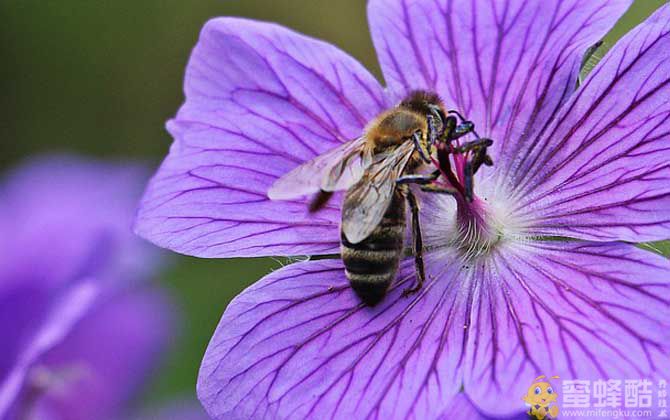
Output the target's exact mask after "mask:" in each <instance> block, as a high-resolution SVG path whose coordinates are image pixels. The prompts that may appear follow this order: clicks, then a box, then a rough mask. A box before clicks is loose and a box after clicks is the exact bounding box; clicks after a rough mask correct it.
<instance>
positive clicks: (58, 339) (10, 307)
mask: <svg viewBox="0 0 670 420" xmlns="http://www.w3.org/2000/svg"><path fill="white" fill-rule="evenodd" d="M144 180H145V177H144V174H143V171H142V170H141V169H140V168H139V167H137V166H128V165H112V164H104V163H99V162H91V161H84V160H80V159H77V158H72V157H50V158H40V159H35V160H33V161H31V162H29V163H28V164H26V165H24V166H22V167H20V168H18V169H17V170H15V171H13V172H12V173H11V174H10V176H9V177H8V179H7V181H6V182H5V183H3V185H2V186H0V218H2V222H0V223H2V228H3V230H2V235H0V330H1V331H2V345H1V346H0V417H2V418H5V415H4V414H7V412H8V410H11V412H12V413H16V412H17V411H19V412H22V413H23V414H24V415H26V412H25V410H30V413H33V412H34V413H35V418H52V417H53V416H58V417H60V418H72V419H79V418H85V419H89V418H100V416H107V415H110V414H114V413H113V412H111V410H112V409H113V410H119V409H122V408H123V406H122V404H121V403H126V402H127V399H128V398H129V397H130V396H131V394H130V392H132V390H133V388H132V385H133V384H136V383H137V382H138V381H140V380H142V379H143V378H144V374H145V373H146V369H147V368H148V367H150V366H151V365H152V363H151V362H153V360H154V359H155V352H156V350H157V349H158V348H160V347H162V344H163V343H164V342H165V336H166V328H167V323H168V320H169V316H168V313H169V310H168V309H169V308H168V307H167V305H166V303H165V302H164V298H163V297H162V295H159V294H157V293H154V292H151V291H148V287H147V286H146V285H143V284H141V283H140V282H141V281H143V280H145V278H146V276H147V275H149V274H151V273H153V271H155V269H156V268H157V267H156V263H157V261H158V259H157V258H156V256H157V255H156V252H155V249H154V248H153V247H150V246H149V245H148V244H146V243H144V242H143V241H141V240H140V239H138V238H137V237H136V236H135V235H133V233H132V231H131V223H132V219H133V216H134V214H133V213H134V208H135V204H136V200H137V199H138V197H139V194H140V193H141V187H142V184H143V182H144ZM91 410H93V411H91ZM10 418H13V417H10Z"/></svg>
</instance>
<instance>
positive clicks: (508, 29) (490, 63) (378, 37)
mask: <svg viewBox="0 0 670 420" xmlns="http://www.w3.org/2000/svg"><path fill="white" fill-rule="evenodd" d="M631 3H632V2H631V1H630V0H618V1H607V2H598V1H579V0H569V1H563V0H551V1H543V0H525V1H524V0H506V1H497V0H476V1H471V0H390V1H389V0H371V1H370V2H369V6H368V13H369V19H370V26H371V30H372V36H373V40H374V43H375V46H376V48H377V51H378V54H379V58H380V61H381V66H382V70H383V73H384V77H385V78H386V81H387V83H388V85H389V87H390V89H392V90H393V91H394V92H395V93H396V96H402V95H404V94H406V92H408V91H409V90H411V89H416V88H423V89H429V90H433V91H435V92H437V93H438V94H439V95H441V96H442V98H443V99H444V100H445V103H446V105H447V107H449V108H455V109H458V110H459V111H461V112H462V113H464V114H465V115H466V116H467V118H469V119H471V120H472V121H473V122H474V123H475V125H476V126H477V129H478V131H479V134H481V135H484V136H486V137H490V138H492V139H493V140H494V145H493V148H492V152H491V153H492V156H493V160H494V162H496V165H497V166H498V167H500V166H508V165H509V164H511V161H512V160H513V159H514V157H516V156H517V155H518V153H519V150H520V148H521V146H523V145H524V144H525V143H526V141H527V140H526V139H528V138H532V136H531V135H532V134H533V133H535V132H537V131H538V130H541V129H543V128H544V126H545V125H546V124H547V123H548V122H549V120H550V118H551V117H552V116H553V115H554V114H555V113H556V111H557V110H558V108H559V106H560V104H561V103H563V102H564V101H565V99H567V97H568V96H569V95H570V93H572V91H573V90H574V86H575V82H576V78H577V73H578V69H579V65H580V63H581V60H582V57H583V54H584V52H585V50H586V49H587V48H588V47H589V46H591V45H592V44H594V43H595V42H597V41H599V40H600V39H601V38H602V37H603V36H604V35H605V34H606V33H607V32H608V30H609V29H611V28H612V26H613V25H614V23H615V22H616V21H617V20H618V19H619V17H620V16H621V15H622V14H623V13H624V11H625V10H626V9H627V8H628V6H629V5H630V4H631Z"/></svg>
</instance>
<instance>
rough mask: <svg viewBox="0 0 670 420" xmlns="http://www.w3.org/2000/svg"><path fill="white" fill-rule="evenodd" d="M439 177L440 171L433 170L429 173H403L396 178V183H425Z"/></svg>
mask: <svg viewBox="0 0 670 420" xmlns="http://www.w3.org/2000/svg"><path fill="white" fill-rule="evenodd" d="M439 177H440V171H439V170H437V171H433V172H432V173H430V174H429V175H403V176H401V177H400V178H398V179H396V181H395V182H396V184H400V185H402V184H419V185H426V184H430V183H432V182H433V181H435V180H436V179H437V178H439Z"/></svg>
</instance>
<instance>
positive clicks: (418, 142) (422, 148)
mask: <svg viewBox="0 0 670 420" xmlns="http://www.w3.org/2000/svg"><path fill="white" fill-rule="evenodd" d="M412 140H413V141H414V147H415V148H416V150H417V151H418V152H419V155H421V159H423V160H424V161H425V162H426V163H430V162H431V160H430V153H431V151H430V150H429V149H428V148H427V145H426V144H424V142H423V133H421V130H417V131H415V132H414V134H412Z"/></svg>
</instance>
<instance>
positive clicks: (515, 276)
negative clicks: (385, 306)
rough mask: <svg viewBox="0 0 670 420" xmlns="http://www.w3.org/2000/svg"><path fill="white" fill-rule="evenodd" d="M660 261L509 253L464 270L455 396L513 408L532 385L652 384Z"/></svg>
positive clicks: (545, 250) (659, 330) (668, 336)
mask: <svg viewBox="0 0 670 420" xmlns="http://www.w3.org/2000/svg"><path fill="white" fill-rule="evenodd" d="M669 273H670V262H669V261H668V260H667V259H665V258H663V257H661V256H659V255H656V254H653V253H651V252H646V251H643V250H640V249H638V248H636V247H634V246H632V245H628V244H615V243H609V244H593V243H583V242H536V243H534V244H532V245H531V244H527V245H516V246H515V247H514V248H512V247H510V249H509V252H507V253H505V254H503V253H500V254H499V255H497V256H495V258H494V260H493V261H491V264H488V265H486V266H482V267H481V268H480V267H479V266H477V268H475V269H474V271H473V278H475V279H476V280H477V282H478V284H479V286H478V291H477V292H478V295H479V297H478V298H477V299H475V300H474V302H473V305H472V315H473V317H472V324H471V325H472V326H473V328H472V331H471V333H470V335H469V336H468V350H467V358H466V360H465V370H464V377H465V383H464V387H465V392H466V394H467V395H468V396H469V397H470V398H471V399H472V401H474V402H476V404H477V405H478V406H479V407H480V408H481V409H482V410H483V411H484V412H486V413H489V414H503V413H511V412H513V411H514V410H518V409H519V408H520V407H522V405H521V406H520V404H523V401H522V400H521V397H522V396H523V395H525V394H526V391H527V389H528V387H529V386H530V385H531V383H532V381H533V379H534V378H535V377H537V376H539V375H541V374H544V375H547V376H552V375H558V376H560V377H561V379H562V380H565V379H609V378H650V379H651V378H653V377H654V376H655V375H657V374H659V373H661V372H660V371H661V369H667V366H670V357H669V355H670V347H669V346H668V343H670V311H668V307H669V305H670V281H669V279H670V277H669V276H668V274H669Z"/></svg>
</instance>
